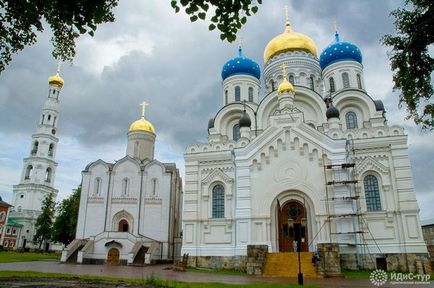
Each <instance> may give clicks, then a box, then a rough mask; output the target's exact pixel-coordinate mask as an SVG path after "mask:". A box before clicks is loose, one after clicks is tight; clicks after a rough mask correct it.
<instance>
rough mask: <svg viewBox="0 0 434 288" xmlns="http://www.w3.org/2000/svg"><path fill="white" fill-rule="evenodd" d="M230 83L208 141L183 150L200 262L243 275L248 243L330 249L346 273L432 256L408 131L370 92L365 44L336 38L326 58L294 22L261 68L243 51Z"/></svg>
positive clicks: (187, 203)
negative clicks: (425, 238) (391, 118)
mask: <svg viewBox="0 0 434 288" xmlns="http://www.w3.org/2000/svg"><path fill="white" fill-rule="evenodd" d="M221 76H222V79H223V83H222V86H223V87H222V96H221V97H222V106H221V107H216V111H217V112H216V114H215V116H214V117H213V118H212V119H210V120H209V125H208V141H207V142H206V143H201V144H191V145H189V146H188V147H187V149H186V151H185V155H184V157H185V192H184V210H183V247H182V253H189V255H190V264H192V265H198V266H209V267H220V268H221V267H226V268H241V269H245V267H246V261H247V248H248V246H249V245H261V244H262V245H266V247H268V249H267V250H268V252H269V253H270V252H287V251H288V252H292V251H294V249H295V250H297V248H296V247H297V246H296V245H294V242H295V241H296V242H297V244H298V245H300V250H301V251H311V252H314V251H316V250H317V249H318V247H319V246H320V245H321V244H322V243H332V244H333V245H334V247H336V249H338V251H339V255H340V260H341V263H342V265H343V267H355V266H358V267H368V266H369V267H371V268H372V266H375V265H377V267H378V266H384V265H387V266H388V268H389V269H390V268H393V269H397V268H396V267H398V268H399V267H400V269H402V270H410V271H411V270H413V268H414V266H415V265H418V263H421V262H423V261H424V259H425V258H424V257H425V256H426V253H427V249H426V246H425V244H424V241H423V238H422V231H421V226H420V219H419V207H418V204H417V201H416V195H415V191H414V186H413V177H412V169H411V165H410V160H409V156H408V147H407V135H406V134H405V132H404V130H403V128H402V127H400V126H398V125H393V126H389V125H388V123H387V120H386V117H385V107H384V106H383V103H382V102H381V100H375V98H373V96H372V94H371V93H370V92H369V91H368V89H367V86H366V85H365V81H364V71H363V64H362V53H361V51H360V50H359V48H358V47H357V46H356V45H355V44H352V43H350V42H347V41H342V40H341V39H340V35H339V34H338V32H337V31H336V34H335V39H334V41H333V43H332V44H330V45H329V46H328V47H326V48H325V49H324V51H323V52H322V53H321V54H320V56H319V58H318V53H317V47H316V45H315V43H314V41H313V40H312V39H311V38H309V37H308V36H306V35H303V34H301V33H297V32H294V31H293V30H292V28H291V25H290V23H289V21H288V20H287V21H286V28H285V31H284V32H283V33H282V34H280V35H278V36H276V37H274V38H273V39H272V40H271V41H270V42H269V43H268V44H267V46H266V47H265V51H264V68H263V70H262V73H261V70H260V67H259V65H258V64H257V63H256V62H254V61H253V60H251V59H249V58H247V57H246V56H245V55H244V54H243V51H242V49H241V47H240V48H239V54H238V55H237V56H236V57H235V58H233V59H230V60H229V61H228V62H226V64H224V66H223V68H222V72H221ZM261 76H262V79H261ZM261 80H262V81H261ZM324 91H327V92H324ZM262 93H263V95H261V94H262ZM362 256H365V257H362ZM363 259H365V260H363ZM366 259H370V264H367V261H368V260H366ZM368 262H369V261H368ZM338 263H339V261H338ZM372 263H373V264H372ZM400 265H401V266H400Z"/></svg>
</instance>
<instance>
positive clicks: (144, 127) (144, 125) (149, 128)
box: [129, 101, 155, 133]
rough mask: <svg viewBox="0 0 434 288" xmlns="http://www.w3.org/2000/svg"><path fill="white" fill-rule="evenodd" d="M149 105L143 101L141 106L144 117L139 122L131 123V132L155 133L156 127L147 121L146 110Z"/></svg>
mask: <svg viewBox="0 0 434 288" xmlns="http://www.w3.org/2000/svg"><path fill="white" fill-rule="evenodd" d="M147 105H148V103H146V102H145V101H143V102H142V103H141V104H140V106H142V117H141V118H140V119H139V120H137V121H134V122H133V123H131V125H130V129H129V131H130V132H133V131H145V132H150V133H155V129H154V125H152V123H151V122H149V121H148V120H146V119H145V108H146V106H147Z"/></svg>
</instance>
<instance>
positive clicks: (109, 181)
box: [104, 167, 112, 232]
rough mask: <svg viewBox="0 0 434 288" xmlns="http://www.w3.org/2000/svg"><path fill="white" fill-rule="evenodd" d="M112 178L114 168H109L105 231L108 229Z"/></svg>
mask: <svg viewBox="0 0 434 288" xmlns="http://www.w3.org/2000/svg"><path fill="white" fill-rule="evenodd" d="M111 179H112V168H111V167H110V168H109V179H108V185H107V201H106V205H105V218H104V232H106V231H107V217H108V203H109V197H110V183H111Z"/></svg>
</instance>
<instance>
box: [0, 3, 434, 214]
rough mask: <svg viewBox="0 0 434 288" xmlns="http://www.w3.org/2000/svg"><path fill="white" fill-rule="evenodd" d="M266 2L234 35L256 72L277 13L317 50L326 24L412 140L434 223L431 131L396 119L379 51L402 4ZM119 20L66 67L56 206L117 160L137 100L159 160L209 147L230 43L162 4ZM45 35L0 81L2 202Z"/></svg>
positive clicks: (27, 131) (42, 67)
mask: <svg viewBox="0 0 434 288" xmlns="http://www.w3.org/2000/svg"><path fill="white" fill-rule="evenodd" d="M264 2H265V3H264V4H263V5H262V6H261V7H260V9H259V12H258V13H257V14H256V15H254V16H253V17H250V18H249V20H248V22H247V24H246V25H245V26H244V27H243V29H242V30H241V31H240V33H239V35H241V36H242V37H243V39H244V41H243V42H244V44H243V46H244V52H245V54H246V55H247V56H249V57H251V58H253V59H254V60H256V61H257V62H258V63H259V64H260V65H261V66H263V60H262V59H263V58H262V55H263V50H264V47H265V45H266V44H267V43H268V41H269V40H271V39H272V38H273V37H274V36H276V35H278V34H280V33H281V32H283V29H284V13H283V6H284V5H289V6H290V19H291V22H292V26H293V28H294V30H295V31H298V32H302V33H304V34H306V35H309V36H310V37H311V38H312V39H313V40H314V41H315V42H316V45H317V47H318V50H319V51H321V50H322V49H323V48H324V47H326V46H327V45H328V44H329V43H330V42H331V41H332V40H333V33H334V31H333V26H332V22H333V20H334V19H336V21H337V23H338V29H339V31H340V34H341V39H342V40H346V41H351V42H353V43H356V44H357V45H358V46H359V47H360V49H361V50H362V53H363V57H364V60H363V64H364V73H365V84H366V86H367V90H368V93H369V94H370V95H371V96H372V97H373V98H375V99H381V100H383V102H384V103H385V106H386V110H387V118H388V121H389V124H390V125H392V124H399V125H402V126H404V127H405V128H406V131H407V134H408V135H409V153H410V157H411V162H412V166H413V174H414V182H415V187H416V195H417V199H418V201H419V205H420V207H421V218H422V219H428V218H434V210H433V209H432V207H430V206H432V203H434V193H432V192H433V191H432V187H434V177H432V176H433V171H434V157H433V155H434V145H432V143H433V140H434V136H433V135H434V134H432V133H427V132H424V131H421V129H419V128H418V127H416V126H415V125H414V124H413V123H412V122H411V121H406V120H404V118H405V111H404V109H401V110H399V109H398V101H397V95H396V93H393V92H392V88H393V84H392V74H391V72H390V69H389V62H388V59H387V48H385V47H383V46H382V45H381V44H380V42H379V39H380V38H381V36H382V35H384V34H387V33H390V32H393V19H391V18H390V17H389V13H390V11H391V10H393V9H394V8H396V7H397V5H399V4H401V3H400V1H392V0H391V1H375V3H374V1H371V0H364V1H361V0H351V1H338V0H334V1H333V0H329V1H319V0H316V1H314V0H307V1H264ZM319 6H320V7H319ZM115 15H116V22H115V23H111V24H105V25H103V26H100V27H99V28H98V30H97V33H96V36H95V37H93V38H92V37H89V36H83V37H81V38H80V39H79V41H78V43H77V56H76V58H75V60H74V62H73V64H72V65H70V64H64V65H63V67H62V72H61V75H62V77H63V78H64V80H65V86H64V88H63V90H62V94H61V103H60V119H59V127H58V134H57V135H58V137H59V139H60V142H59V145H58V150H57V161H58V163H59V166H58V168H57V172H56V173H57V175H56V179H55V187H56V188H58V189H59V191H60V192H59V195H58V199H57V200H60V199H62V198H65V197H67V196H68V195H69V194H70V193H71V191H72V189H74V188H75V187H77V185H78V184H80V181H81V171H82V170H83V168H84V167H85V165H86V164H87V163H89V162H91V161H95V160H97V159H99V158H101V159H103V160H105V161H110V162H112V161H114V160H116V159H119V158H122V157H123V156H124V155H125V149H126V133H127V131H128V127H129V125H130V123H131V122H133V121H134V120H136V119H138V118H139V116H140V107H139V103H140V102H141V101H143V100H146V101H147V102H149V103H150V105H149V106H148V109H147V118H148V119H149V120H150V121H151V122H152V123H153V124H154V126H155V127H156V130H157V149H156V151H157V155H156V157H157V158H158V159H159V160H161V161H165V162H176V163H177V164H178V167H180V168H181V172H183V171H184V169H183V158H182V157H183V156H182V155H183V152H184V149H185V147H186V146H187V145H188V144H189V143H194V142H198V141H205V139H206V136H207V133H206V127H207V121H208V119H209V118H210V117H212V116H213V114H214V113H215V112H216V111H217V110H218V109H219V108H220V105H221V103H222V98H221V94H222V93H221V78H220V71H221V67H222V65H223V64H224V62H225V61H226V60H228V59H229V58H230V57H233V56H235V55H236V53H237V51H236V49H237V44H230V43H226V42H221V41H220V40H219V34H218V32H217V31H213V32H209V31H208V30H207V24H206V23H200V22H196V23H190V21H189V18H188V17H187V16H186V15H185V14H183V13H178V14H175V13H174V12H173V10H172V8H171V7H170V1H169V0H166V1H161V0H160V1H157V0H153V1H150V0H149V1H143V0H128V1H126V0H121V1H120V3H119V6H118V7H117V8H116V9H115ZM50 37H51V35H50V31H46V32H44V33H43V34H41V35H39V38H38V39H39V40H38V43H37V44H36V45H34V46H32V47H27V48H25V49H24V51H22V52H20V53H19V54H17V55H15V56H14V58H13V61H12V63H11V64H10V65H9V66H8V67H7V69H6V71H4V72H3V73H2V74H1V75H0V123H2V124H1V125H0V195H1V196H2V197H3V198H4V199H5V200H6V201H10V200H11V195H12V185H14V184H18V181H19V178H20V175H21V169H22V159H23V158H24V157H27V156H28V155H29V152H30V144H31V134H32V133H34V132H35V129H36V125H37V121H38V119H39V115H40V111H41V108H42V105H43V103H44V101H45V96H46V92H47V89H48V84H47V77H49V76H51V75H53V74H54V72H55V70H56V66H57V63H56V61H55V60H54V59H53V58H52V57H51V49H52V48H51V46H50Z"/></svg>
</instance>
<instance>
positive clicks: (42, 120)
mask: <svg viewBox="0 0 434 288" xmlns="http://www.w3.org/2000/svg"><path fill="white" fill-rule="evenodd" d="M44 120H45V115H44V114H42V119H41V125H42V124H44Z"/></svg>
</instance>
